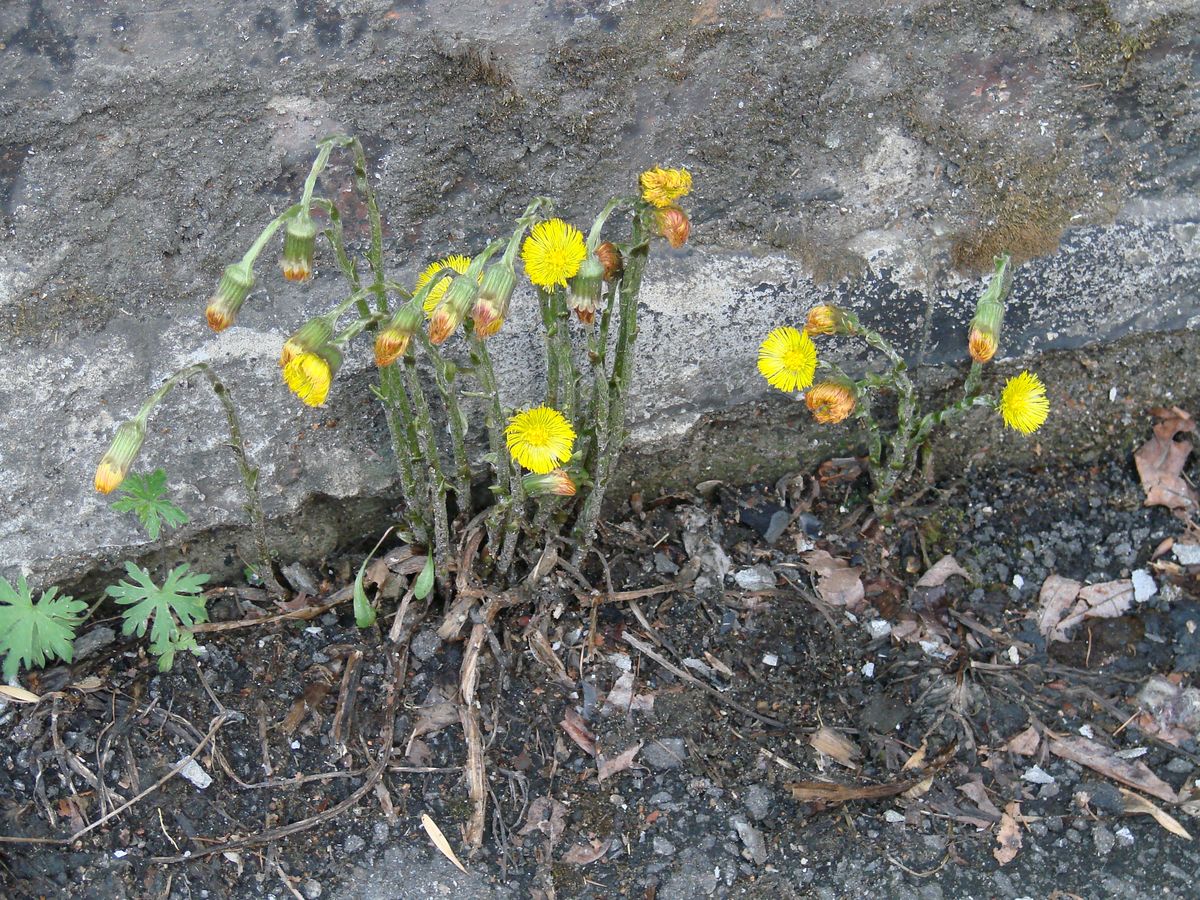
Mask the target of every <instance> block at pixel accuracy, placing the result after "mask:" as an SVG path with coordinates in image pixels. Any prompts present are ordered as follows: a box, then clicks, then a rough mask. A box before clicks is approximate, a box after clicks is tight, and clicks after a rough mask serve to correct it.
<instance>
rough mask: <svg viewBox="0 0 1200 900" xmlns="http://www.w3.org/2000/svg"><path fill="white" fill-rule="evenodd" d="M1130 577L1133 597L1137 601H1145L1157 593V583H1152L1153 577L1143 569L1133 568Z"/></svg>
mask: <svg viewBox="0 0 1200 900" xmlns="http://www.w3.org/2000/svg"><path fill="white" fill-rule="evenodd" d="M1132 578H1133V599H1134V600H1136V601H1137V602H1138V603H1145V602H1146V601H1147V600H1149V599H1150V598H1151V597H1153V596H1154V595H1155V594H1157V593H1158V585H1157V584H1155V583H1154V578H1153V577H1151V575H1150V573H1149V572H1147V571H1146V570H1145V569H1134V570H1133V575H1132Z"/></svg>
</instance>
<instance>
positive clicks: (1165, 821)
mask: <svg viewBox="0 0 1200 900" xmlns="http://www.w3.org/2000/svg"><path fill="white" fill-rule="evenodd" d="M1117 790H1119V791H1120V792H1121V796H1122V797H1123V798H1124V800H1125V803H1124V804H1123V805H1124V807H1125V812H1126V814H1128V815H1136V814H1139V813H1145V814H1146V815H1148V816H1151V817H1152V818H1153V819H1154V821H1155V822H1157V823H1158V824H1159V825H1161V826H1162V827H1163V828H1165V829H1167V831H1169V832H1171V834H1174V835H1177V836H1178V837H1181V838H1183V839H1184V840H1188V841H1190V840H1191V839H1192V836H1191V835H1190V834H1188V832H1187V829H1186V828H1184V827H1183V826H1182V825H1180V824H1179V820H1178V819H1176V818H1175V817H1174V816H1172V815H1169V814H1168V813H1166V812H1164V811H1163V810H1161V809H1159V808H1158V807H1157V806H1155V805H1154V804H1153V803H1151V802H1150V801H1149V800H1147V799H1146V798H1145V797H1143V796H1142V795H1141V794H1135V793H1134V792H1133V791H1127V790H1126V789H1125V788H1117Z"/></svg>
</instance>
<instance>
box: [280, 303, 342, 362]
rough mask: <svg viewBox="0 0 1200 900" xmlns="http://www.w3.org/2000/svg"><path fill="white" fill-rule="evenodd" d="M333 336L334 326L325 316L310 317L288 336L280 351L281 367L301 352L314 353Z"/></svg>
mask: <svg viewBox="0 0 1200 900" xmlns="http://www.w3.org/2000/svg"><path fill="white" fill-rule="evenodd" d="M332 337H333V326H332V325H330V324H329V320H328V319H326V318H325V317H324V316H321V317H320V318H317V319H310V320H309V321H307V322H305V323H304V324H303V325H301V326H300V329H299V330H298V331H297V332H296V333H295V334H293V335H292V336H291V337H290V338H288V339H287V340H286V341H285V342H284V344H283V350H281V351H280V353H279V367H280V368H283V367H284V366H286V365H287V364H288V363H290V362H291V361H292V360H293V359H295V358H296V357H297V356H299V355H300V354H301V353H312V352H313V351H315V350H316V349H317V348H318V347H323V346H325V345H326V344H328V343H329V340H330V338H332Z"/></svg>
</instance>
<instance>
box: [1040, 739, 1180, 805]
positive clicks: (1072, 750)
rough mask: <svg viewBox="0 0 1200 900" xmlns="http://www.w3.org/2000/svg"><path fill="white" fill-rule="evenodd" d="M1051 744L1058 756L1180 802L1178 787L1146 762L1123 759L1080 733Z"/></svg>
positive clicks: (1155, 794) (1116, 779)
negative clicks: (1150, 767) (1152, 770)
mask: <svg viewBox="0 0 1200 900" xmlns="http://www.w3.org/2000/svg"><path fill="white" fill-rule="evenodd" d="M1048 747H1049V748H1050V752H1051V753H1053V754H1054V755H1055V756H1061V757H1062V758H1063V759H1069V760H1072V761H1073V762H1077V763H1079V764H1080V765H1081V766H1087V767H1088V768H1089V769H1094V770H1095V771H1097V772H1099V773H1100V774H1101V775H1105V776H1107V777H1109V778H1111V779H1113V781H1119V782H1121V783H1122V784H1127V785H1129V786H1130V787H1134V788H1137V789H1138V790H1139V791H1144V792H1146V793H1147V794H1150V795H1151V796H1153V797H1157V798H1158V799H1159V800H1165V801H1166V802H1167V803H1178V802H1179V794H1177V793H1176V792H1175V789H1174V788H1172V787H1171V786H1170V785H1169V784H1167V783H1166V782H1165V781H1163V780H1162V779H1161V778H1159V777H1158V776H1157V775H1155V774H1154V773H1153V772H1151V771H1150V769H1149V767H1148V766H1147V765H1146V764H1145V763H1141V762H1132V761H1130V760H1127V759H1121V757H1119V756H1117V755H1116V754H1115V753H1113V751H1112V750H1110V749H1108V748H1107V747H1105V746H1104V745H1103V744H1098V743H1096V742H1095V741H1089V740H1088V739H1087V738H1085V737H1081V736H1078V735H1067V736H1065V737H1060V738H1052V739H1051V740H1050V742H1049V744H1048Z"/></svg>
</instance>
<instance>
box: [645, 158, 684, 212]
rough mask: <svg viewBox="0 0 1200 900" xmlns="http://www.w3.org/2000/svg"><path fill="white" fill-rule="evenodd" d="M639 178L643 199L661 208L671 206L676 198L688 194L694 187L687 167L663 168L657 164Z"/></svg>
mask: <svg viewBox="0 0 1200 900" xmlns="http://www.w3.org/2000/svg"><path fill="white" fill-rule="evenodd" d="M638 180H639V182H640V183H641V186H642V199H643V200H645V201H646V202H647V203H650V204H652V205H654V206H657V207H658V208H659V209H663V208H664V207H667V206H670V205H671V203H672V202H673V201H674V200H676V199H677V198H679V197H683V196H686V195H687V194H688V192H690V191H691V189H692V176H691V174H690V173H689V172H688V170H687V169H663V168H660V167H659V166H655V167H654V168H653V169H650V170H649V171H646V172H643V173H642V176H641V178H640V179H638Z"/></svg>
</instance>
